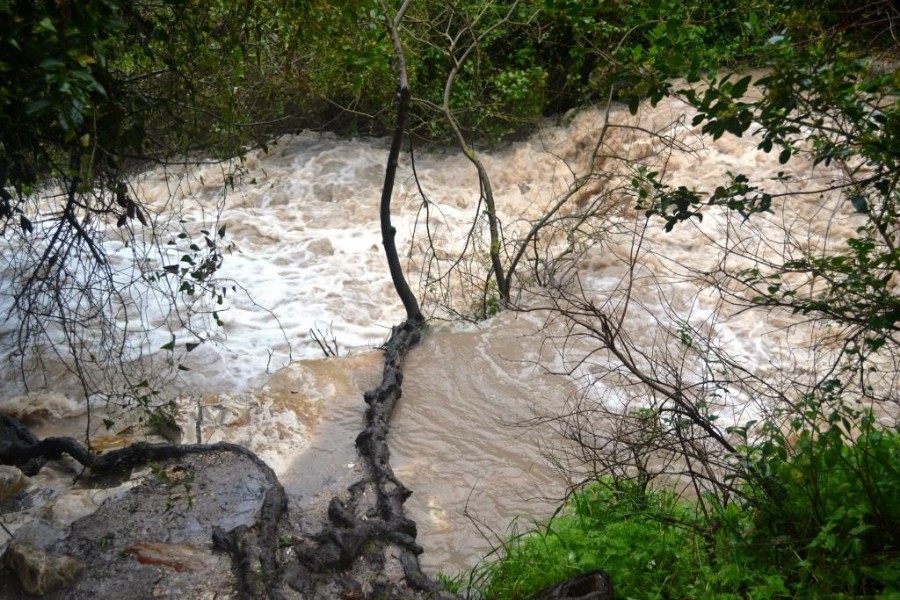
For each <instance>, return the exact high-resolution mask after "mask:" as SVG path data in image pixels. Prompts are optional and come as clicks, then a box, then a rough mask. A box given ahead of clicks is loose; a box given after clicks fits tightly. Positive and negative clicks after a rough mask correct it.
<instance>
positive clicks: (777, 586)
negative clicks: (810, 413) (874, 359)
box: [451, 414, 900, 599]
mask: <svg viewBox="0 0 900 600" xmlns="http://www.w3.org/2000/svg"><path fill="white" fill-rule="evenodd" d="M844 420H845V417H843V416H842V417H837V421H838V422H839V424H840V427H832V428H830V429H826V430H825V431H824V432H821V433H815V432H814V430H812V429H807V430H804V431H803V432H802V433H800V435H799V436H798V437H797V438H796V440H795V441H793V442H791V443H789V442H788V441H787V439H786V438H785V437H783V436H781V437H778V438H771V437H770V438H769V439H767V440H766V441H764V442H760V443H758V444H756V445H754V446H752V447H748V448H747V451H748V459H747V460H748V461H749V462H748V463H747V464H750V463H752V466H753V473H754V474H753V475H752V476H748V478H747V480H746V481H745V483H744V484H742V485H741V486H740V487H739V488H738V489H739V493H738V497H737V499H736V500H734V501H731V502H717V501H713V502H712V504H711V510H710V509H707V512H706V513H705V514H704V513H701V511H699V510H698V509H697V508H696V507H695V504H694V503H693V502H689V501H686V500H683V499H678V498H676V496H675V495H674V494H671V493H665V492H657V491H644V490H642V489H640V488H638V487H635V486H632V485H630V484H628V483H621V482H619V483H613V482H612V481H611V480H601V481H597V482H595V483H593V484H592V485H590V486H588V487H586V488H584V489H582V490H581V491H578V492H576V493H574V494H573V495H572V496H571V498H570V499H569V501H568V502H567V503H566V505H565V506H564V507H563V508H562V509H561V510H560V512H559V514H558V515H557V516H556V517H555V518H553V519H552V520H550V521H549V522H548V523H546V524H544V525H542V526H541V527H539V528H537V529H535V530H534V531H531V532H528V533H525V534H521V535H513V536H512V537H511V538H510V539H509V540H508V541H507V542H506V543H505V544H504V546H503V547H502V548H501V549H498V551H499V554H500V558H499V559H498V560H496V561H494V562H486V563H484V564H482V565H481V566H479V567H477V568H476V569H475V570H474V571H473V572H472V573H469V574H466V575H463V576H457V577H456V578H455V579H453V580H451V584H452V585H455V586H457V589H458V588H459V587H461V584H462V582H465V581H468V582H469V584H470V585H471V586H472V589H470V590H469V592H470V593H471V594H473V595H475V596H483V597H485V598H512V599H516V598H527V597H529V596H530V595H532V594H534V593H535V592H537V591H538V590H540V589H542V588H544V587H547V586H550V585H554V584H556V583H558V582H560V581H563V580H565V579H567V578H569V577H572V576H574V575H577V574H579V573H583V572H585V571H589V570H592V569H604V570H606V571H607V572H608V573H610V575H611V576H612V580H613V583H614V586H615V591H616V597H617V598H717V599H718V598H754V599H757V598H822V597H859V596H879V597H892V594H896V593H900V574H898V570H897V569H896V557H897V556H898V550H900V547H898V542H900V529H898V527H900V505H898V503H897V499H898V498H900V476H898V470H897V465H898V464H900V463H898V458H900V456H898V452H900V435H898V434H897V432H893V431H885V430H880V429H878V428H876V427H875V424H874V422H873V420H872V418H871V416H870V415H867V414H861V415H859V416H858V419H856V420H855V421H850V420H847V421H846V423H845V422H844ZM845 425H849V426H850V428H851V429H853V430H855V431H856V432H857V435H856V436H855V438H853V442H852V443H850V442H848V441H847V440H848V439H849V438H848V437H847V436H846V435H843V434H846V433H847V432H846V431H844V427H845ZM832 432H833V433H832Z"/></svg>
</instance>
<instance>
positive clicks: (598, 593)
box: [532, 570, 613, 600]
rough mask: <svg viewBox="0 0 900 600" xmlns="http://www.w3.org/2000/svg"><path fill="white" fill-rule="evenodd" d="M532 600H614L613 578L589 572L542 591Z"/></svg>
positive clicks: (600, 572)
mask: <svg viewBox="0 0 900 600" xmlns="http://www.w3.org/2000/svg"><path fill="white" fill-rule="evenodd" d="M532 600H613V584H612V578H611V577H610V576H609V573H607V572H606V571H600V570H597V571H588V572H587V573H582V574H581V575H577V576H575V577H572V578H571V579H567V580H565V581H563V582H562V583H558V584H556V585H554V586H553V587H549V588H545V589H543V590H541V591H540V592H538V593H537V594H535V595H534V596H532Z"/></svg>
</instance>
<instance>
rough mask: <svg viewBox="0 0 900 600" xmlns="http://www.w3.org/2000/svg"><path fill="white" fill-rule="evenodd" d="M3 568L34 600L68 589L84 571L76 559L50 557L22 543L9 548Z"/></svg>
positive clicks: (17, 542)
mask: <svg viewBox="0 0 900 600" xmlns="http://www.w3.org/2000/svg"><path fill="white" fill-rule="evenodd" d="M3 564H4V565H5V566H6V567H7V568H9V569H10V570H12V571H13V572H14V573H15V574H16V576H17V577H18V578H19V583H20V584H21V585H22V589H24V590H25V591H26V592H27V593H29V594H32V595H35V596H43V595H45V594H48V593H50V592H54V591H56V590H59V589H61V588H63V587H65V586H67V585H69V584H70V583H72V582H73V581H75V578H76V577H77V576H78V572H79V571H80V570H81V563H79V562H78V561H77V560H75V559H74V558H71V557H69V556H54V555H52V554H47V553H46V552H44V551H43V550H38V549H36V548H32V547H31V546H28V545H26V544H23V543H21V542H19V541H13V542H12V543H10V545H9V546H8V547H7V549H6V552H5V553H4V555H3Z"/></svg>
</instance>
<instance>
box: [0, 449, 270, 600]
mask: <svg viewBox="0 0 900 600" xmlns="http://www.w3.org/2000/svg"><path fill="white" fill-rule="evenodd" d="M106 483H108V482H105V481H102V480H100V479H98V480H97V481H96V485H97V487H98V489H99V488H101V487H102V486H103V485H104V484H106ZM271 485H272V484H271V483H270V481H269V480H268V478H267V476H266V473H265V472H263V470H262V469H261V468H260V466H259V465H258V464H257V463H255V462H254V461H253V460H251V459H250V458H249V457H247V456H246V455H243V454H236V453H234V452H231V451H228V450H220V451H213V452H210V453H204V454H195V455H188V456H184V457H181V458H175V459H170V460H167V461H165V462H162V463H158V464H156V465H154V466H153V468H152V469H151V473H150V475H148V476H145V477H144V479H143V482H142V483H141V484H140V485H138V486H136V487H134V488H132V489H130V490H128V491H126V492H125V493H124V494H122V495H120V496H119V497H114V498H110V499H109V500H108V501H107V502H105V503H104V504H103V505H102V506H101V507H100V508H99V509H98V510H97V511H96V512H95V513H93V514H92V515H89V516H87V517H84V518H82V519H79V520H77V521H75V522H74V523H73V524H72V526H71V527H70V528H69V530H68V531H67V532H65V533H64V534H62V532H60V536H57V537H61V536H64V537H62V539H59V540H56V541H53V542H52V543H50V544H47V543H46V541H44V542H43V543H41V542H38V545H45V546H46V547H47V554H48V555H49V556H57V557H69V558H68V559H65V560H77V561H78V562H80V563H81V564H82V565H83V567H84V568H83V569H82V572H81V575H80V576H79V577H78V578H77V579H76V580H75V581H74V583H72V584H71V585H70V586H69V587H67V588H66V589H63V590H59V591H56V592H52V590H51V593H47V591H46V590H45V591H44V592H41V591H39V590H35V589H27V588H25V589H22V588H24V587H25V586H21V583H24V582H22V581H16V580H17V579H19V580H21V573H22V572H23V570H22V568H19V567H17V568H15V569H13V570H10V569H8V570H7V572H6V573H4V574H3V576H2V578H0V597H8V598H15V597H18V596H21V595H22V592H23V591H28V592H29V593H44V594H46V595H45V597H47V598H85V599H87V598H109V599H113V598H115V599H120V598H152V597H169V598H203V597H209V598H213V597H219V598H223V597H226V598H227V597H232V596H234V595H235V590H236V589H237V581H236V578H235V576H234V574H233V572H232V561H231V558H230V557H229V555H228V554H226V553H223V552H216V551H214V549H213V544H212V534H213V530H214V528H217V527H218V528H222V529H225V530H231V529H234V528H236V527H239V526H245V527H253V526H255V525H256V524H257V519H258V516H259V514H260V509H261V507H262V505H263V501H264V498H265V494H266V492H267V491H268V490H269V489H270V487H271ZM46 528H47V526H43V527H41V528H38V529H46ZM23 529H25V528H23ZM33 537H42V538H44V539H45V540H46V539H47V538H52V537H53V534H52V532H43V533H38V534H29V532H28V531H27V530H26V531H22V530H20V531H18V532H16V540H17V541H18V540H20V539H23V538H24V539H25V540H26V541H27V540H29V538H33ZM15 545H16V542H14V543H13V544H11V545H10V548H13V547H14V546H15ZM61 560H62V559H61ZM20 562H21V561H20ZM6 564H7V565H9V564H10V563H9V560H7V562H6ZM17 564H18V563H17ZM12 571H14V572H15V573H17V574H18V577H16V576H14V575H13V572H12ZM18 586H21V587H18Z"/></svg>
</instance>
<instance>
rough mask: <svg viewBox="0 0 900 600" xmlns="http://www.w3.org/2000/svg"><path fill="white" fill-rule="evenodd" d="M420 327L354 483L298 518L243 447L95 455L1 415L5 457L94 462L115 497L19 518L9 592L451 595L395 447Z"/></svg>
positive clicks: (0, 456)
mask: <svg viewBox="0 0 900 600" xmlns="http://www.w3.org/2000/svg"><path fill="white" fill-rule="evenodd" d="M419 325H420V324H419V323H412V324H410V323H405V324H403V325H401V326H399V327H397V328H395V329H394V332H393V334H392V336H391V339H390V340H389V342H388V344H387V345H386V347H385V367H384V373H383V381H382V384H381V385H380V386H379V387H378V388H376V389H375V390H372V391H370V392H367V393H366V394H365V401H366V404H367V405H368V409H367V412H366V427H365V429H364V430H363V432H362V433H360V435H359V436H358V438H357V440H356V449H357V451H358V453H359V455H360V463H361V465H360V468H359V469H355V470H354V471H353V472H354V474H355V475H358V476H359V479H358V480H357V481H356V482H355V483H353V484H351V485H349V486H348V487H347V488H345V489H344V490H341V491H339V492H336V493H335V494H334V495H333V496H332V497H331V498H330V500H329V499H326V498H323V499H322V501H321V502H320V503H319V504H320V505H319V506H312V505H309V504H304V507H303V509H302V510H296V511H295V512H294V514H292V513H291V512H290V511H288V508H289V507H288V501H287V496H286V495H285V492H284V489H283V488H282V486H281V483H280V482H279V481H278V479H277V478H276V476H275V474H274V472H273V471H272V469H271V468H270V467H269V466H268V465H267V464H266V463H265V462H263V461H262V460H261V459H260V458H259V457H257V456H256V455H255V454H254V453H252V452H251V451H249V450H247V449H246V448H243V447H241V446H237V445H234V444H227V443H218V444H213V445H204V444H195V445H183V446H181V445H169V444H161V445H152V444H146V443H137V444H133V445H131V446H128V447H126V448H121V449H116V450H111V451H109V452H107V453H104V454H100V455H96V454H93V453H92V452H90V451H89V450H87V449H86V448H84V447H83V446H81V445H80V444H79V443H78V442H77V441H76V440H74V439H72V438H44V439H43V440H37V439H36V438H35V437H34V436H32V435H30V433H29V432H28V431H27V430H26V429H25V428H24V427H21V424H20V423H16V422H13V421H14V420H8V421H5V422H3V423H0V434H2V433H3V431H2V430H4V428H5V430H6V432H7V434H8V435H6V436H5V437H3V436H0V463H5V464H18V465H27V468H29V469H31V470H32V471H33V472H39V471H40V469H41V468H42V466H43V465H44V464H46V463H47V461H51V462H52V461H56V460H59V459H61V458H62V457H63V456H68V457H69V458H66V459H65V460H74V461H75V462H77V463H80V464H81V465H82V466H83V467H85V469H84V474H83V475H82V476H81V482H80V485H81V486H82V487H85V486H86V487H88V488H93V489H95V490H96V494H100V495H105V496H104V497H106V500H105V502H103V503H102V504H101V505H100V507H99V508H98V509H97V510H96V512H93V513H92V514H89V515H88V516H84V517H81V518H79V519H77V520H74V522H72V523H71V525H68V526H66V527H62V528H61V527H57V526H54V525H52V524H49V523H42V522H40V521H35V522H33V523H29V524H27V525H25V526H23V527H20V528H19V529H18V530H17V531H16V532H15V534H14V535H15V539H14V540H13V542H12V543H11V544H10V545H9V549H8V558H7V559H6V560H5V562H4V564H5V565H6V567H7V568H6V569H4V571H3V573H2V574H0V597H3V598H6V597H9V598H16V597H22V596H23V595H24V594H25V593H28V594H35V595H42V596H43V597H46V598H54V599H57V598H58V599H64V598H65V599H85V600H87V599H92V600H93V599H110V600H112V599H116V600H119V599H121V598H130V599H139V598H191V599H195V598H285V599H289V598H315V599H333V598H347V599H357V598H358V599H363V598H380V599H392V598H395V599H400V598H403V599H406V598H453V597H454V596H452V595H450V594H448V593H446V592H444V591H443V590H442V589H440V586H438V585H437V584H436V583H435V582H433V581H432V580H430V579H429V578H428V577H426V576H425V575H423V573H422V571H421V568H420V566H419V563H418V555H419V554H420V553H421V552H422V548H421V547H420V546H419V545H418V544H417V543H416V541H415V537H416V524H415V522H413V521H412V520H410V519H408V518H406V517H405V516H404V514H403V510H402V505H403V502H404V501H405V500H406V499H407V498H408V497H409V495H410V494H411V492H410V491H409V490H408V489H407V488H405V487H404V486H403V484H402V483H401V482H400V481H399V480H398V479H397V478H396V477H395V476H394V473H393V471H392V469H391V467H390V456H389V451H388V447H387V443H386V438H387V434H388V425H389V420H390V414H391V411H392V409H393V405H394V403H395V402H396V400H397V399H398V398H399V397H400V384H401V381H402V372H401V364H402V360H403V357H404V355H405V353H406V352H407V351H408V349H409V348H410V347H411V346H412V345H414V344H415V343H416V342H417V341H418V339H419V335H420V331H419ZM135 468H140V469H142V471H141V472H140V474H139V475H138V476H137V479H135V480H134V481H132V482H131V483H132V485H123V478H124V479H128V477H129V476H130V475H129V474H130V473H131V472H132V471H133V470H134V469H135ZM23 470H24V469H23ZM110 489H115V490H117V491H115V492H114V493H108V490H110ZM21 493H22V492H20V494H21ZM107 496H108V497H107ZM26 500H27V499H26Z"/></svg>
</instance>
